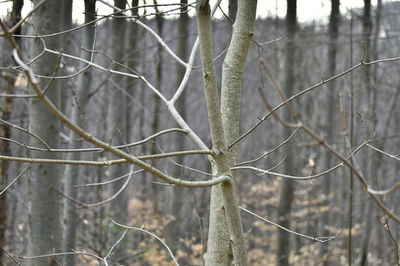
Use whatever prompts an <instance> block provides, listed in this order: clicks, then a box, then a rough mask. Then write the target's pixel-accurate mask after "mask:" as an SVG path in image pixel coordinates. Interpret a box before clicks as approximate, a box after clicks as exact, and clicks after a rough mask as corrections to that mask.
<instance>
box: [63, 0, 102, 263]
mask: <svg viewBox="0 0 400 266" xmlns="http://www.w3.org/2000/svg"><path fill="white" fill-rule="evenodd" d="M95 17H96V0H85V23H90V22H92V21H93V20H94V19H95ZM94 31H95V28H94V27H93V25H91V26H88V27H85V28H83V31H82V47H83V48H85V49H89V50H91V49H92V46H93V41H94ZM91 57H92V54H91V53H89V52H86V51H83V50H82V52H81V58H83V59H85V60H87V61H90V59H91ZM84 67H86V64H85V63H81V64H80V68H82V69H83V68H84ZM90 82H91V71H90V69H87V70H86V71H84V72H83V73H82V74H81V75H80V76H79V77H78V80H77V82H76V92H75V94H76V98H75V102H74V103H73V105H72V110H71V120H72V121H73V122H74V123H76V124H77V125H79V126H81V127H85V126H86V125H85V121H84V117H85V110H86V108H85V107H86V105H87V103H88V101H89V94H90V90H89V89H88V88H90ZM78 138H79V137H78V136H77V135H76V134H75V133H74V132H72V131H71V133H70V135H69V140H70V141H71V144H70V147H72V148H74V149H79V148H81V147H82V141H77V139H78ZM81 157H82V154H81V153H79V152H72V153H69V154H68V155H67V159H68V160H80V159H81ZM79 177H80V173H79V166H76V165H67V166H66V167H65V172H64V194H65V195H66V196H68V197H70V198H73V199H76V198H77V197H78V190H77V189H76V188H74V185H75V184H76V181H77V180H78V179H79ZM63 212H64V214H63V218H64V228H63V250H64V251H71V250H73V249H75V248H76V247H75V242H76V230H77V228H76V227H77V223H78V214H77V212H76V206H75V203H74V202H72V201H71V200H70V199H68V198H65V199H64V209H63ZM65 264H67V265H75V256H66V257H65Z"/></svg>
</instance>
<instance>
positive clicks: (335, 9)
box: [321, 0, 340, 265]
mask: <svg viewBox="0 0 400 266" xmlns="http://www.w3.org/2000/svg"><path fill="white" fill-rule="evenodd" d="M339 5H340V0H331V14H330V17H329V29H328V34H329V46H328V71H327V73H328V77H332V76H333V75H335V73H336V65H337V64H336V54H337V49H338V45H337V42H338V33H339V22H340V9H339ZM335 85H336V84H335V82H330V83H329V84H328V90H327V96H326V100H325V103H326V104H325V106H326V107H327V108H326V112H325V114H324V118H323V120H324V125H323V127H324V131H325V134H326V135H327V138H328V139H329V140H332V133H333V132H334V130H335V129H337V127H335V125H336V122H335V121H332V114H334V113H335V112H334V111H335V106H336V104H335V103H336V102H338V100H337V97H335V95H336V94H335V91H334V90H335ZM323 160H324V161H323V163H322V170H325V169H328V168H329V167H331V161H332V155H331V154H330V153H329V152H326V151H325V150H323ZM331 178H332V176H331V175H328V176H326V177H325V178H324V179H323V182H324V183H323V192H324V195H325V197H326V203H325V204H327V205H329V204H330V203H329V201H330V197H329V195H330V194H332V191H331ZM330 218H331V213H330V212H326V213H325V214H324V215H323V216H322V220H321V227H322V235H328V234H329V231H328V230H326V226H328V225H329V222H330V221H331V219H330ZM328 246H329V242H326V243H324V244H323V245H322V246H321V247H322V249H321V256H322V257H323V256H326V257H327V258H326V260H324V261H323V263H324V265H328V264H329V260H330V254H329V249H328Z"/></svg>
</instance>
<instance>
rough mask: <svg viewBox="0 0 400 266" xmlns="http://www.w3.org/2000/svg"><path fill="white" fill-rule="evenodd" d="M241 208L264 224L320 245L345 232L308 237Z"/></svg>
mask: <svg viewBox="0 0 400 266" xmlns="http://www.w3.org/2000/svg"><path fill="white" fill-rule="evenodd" d="M239 208H240V209H241V210H242V211H245V212H247V213H248V214H251V215H253V216H255V217H257V218H258V219H260V220H262V221H264V222H267V223H269V224H272V225H274V226H276V227H278V228H280V229H282V230H284V231H286V232H289V233H291V234H294V235H296V236H300V237H304V238H307V239H310V240H314V241H317V242H320V243H324V242H328V241H331V240H334V239H336V238H338V237H339V236H340V234H341V233H342V232H343V230H342V231H340V233H339V234H337V235H336V236H317V237H314V236H308V235H304V234H301V233H298V232H295V231H293V230H290V229H288V228H286V227H284V226H282V225H280V224H277V223H274V222H272V221H270V220H268V219H265V218H263V217H261V216H260V215H257V214H255V213H254V212H252V211H249V210H247V209H246V208H243V207H240V206H239Z"/></svg>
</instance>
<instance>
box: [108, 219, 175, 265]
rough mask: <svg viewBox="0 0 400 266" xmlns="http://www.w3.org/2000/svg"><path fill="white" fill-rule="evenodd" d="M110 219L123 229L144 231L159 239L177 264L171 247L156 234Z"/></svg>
mask: <svg viewBox="0 0 400 266" xmlns="http://www.w3.org/2000/svg"><path fill="white" fill-rule="evenodd" d="M110 220H111V221H112V222H113V223H114V224H116V225H117V226H119V227H122V228H125V229H128V230H133V231H139V232H143V233H146V234H148V235H150V236H152V237H154V238H155V239H157V240H158V241H160V243H161V244H162V245H163V246H164V247H165V248H166V249H167V251H168V253H169V254H170V256H171V258H172V259H173V261H174V263H175V265H179V264H178V261H177V260H176V259H175V256H174V254H173V253H172V251H171V249H170V248H169V247H168V245H167V244H166V243H165V242H164V241H163V240H162V239H161V238H159V237H158V236H157V235H155V234H153V233H152V232H149V231H147V230H145V229H143V227H142V228H140V227H134V226H127V225H123V224H120V223H117V222H116V221H114V220H113V219H111V218H110Z"/></svg>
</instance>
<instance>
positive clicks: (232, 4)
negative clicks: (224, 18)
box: [229, 0, 238, 23]
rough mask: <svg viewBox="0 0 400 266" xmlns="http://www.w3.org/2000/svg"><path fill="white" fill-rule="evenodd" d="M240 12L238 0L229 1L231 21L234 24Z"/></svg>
mask: <svg viewBox="0 0 400 266" xmlns="http://www.w3.org/2000/svg"><path fill="white" fill-rule="evenodd" d="M237 10H238V0H229V19H230V20H231V21H232V22H233V23H234V22H235V20H236V13H237Z"/></svg>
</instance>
